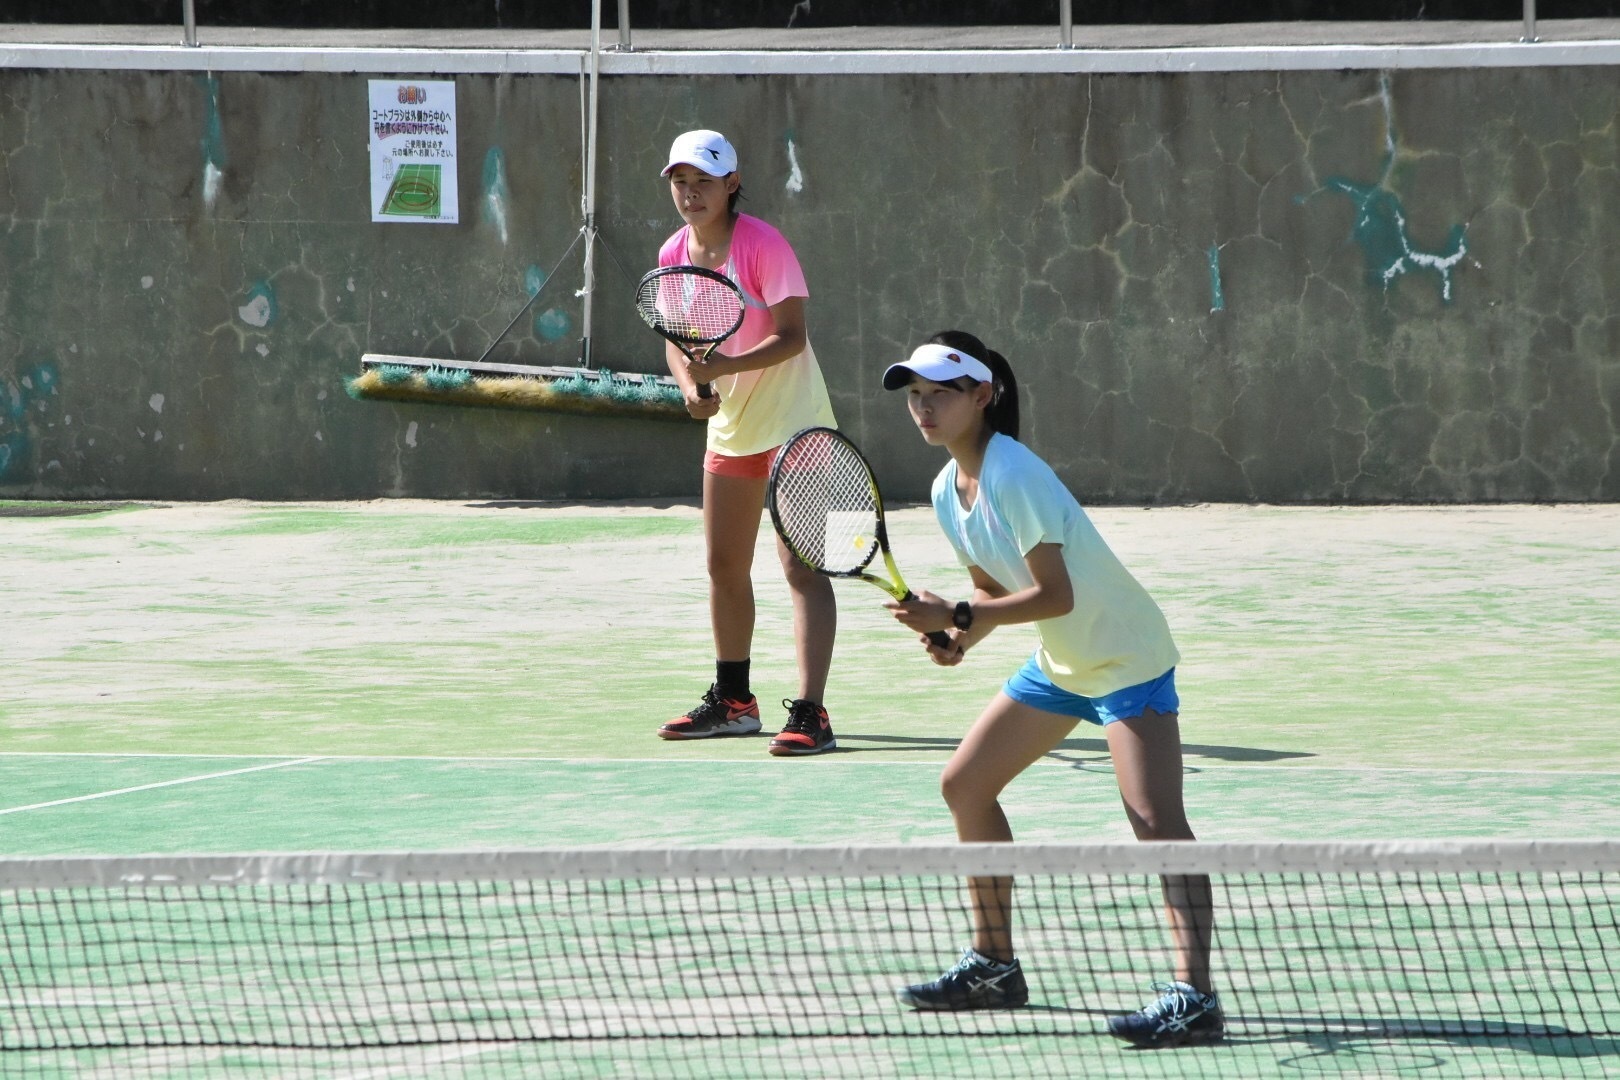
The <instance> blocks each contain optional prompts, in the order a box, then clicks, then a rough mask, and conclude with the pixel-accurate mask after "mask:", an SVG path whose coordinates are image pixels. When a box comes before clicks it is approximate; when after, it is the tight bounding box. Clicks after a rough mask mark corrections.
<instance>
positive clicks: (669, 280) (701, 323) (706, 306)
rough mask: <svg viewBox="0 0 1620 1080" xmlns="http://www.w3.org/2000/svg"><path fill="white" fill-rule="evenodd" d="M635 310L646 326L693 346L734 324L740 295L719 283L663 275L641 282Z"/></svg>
mask: <svg viewBox="0 0 1620 1080" xmlns="http://www.w3.org/2000/svg"><path fill="white" fill-rule="evenodd" d="M636 309H637V310H638V311H639V312H640V313H641V317H642V319H643V320H645V321H646V323H647V325H648V326H651V327H652V328H653V329H654V330H661V331H663V332H665V333H668V334H671V335H673V336H675V337H678V338H681V339H682V340H684V341H687V342H690V343H691V344H694V345H702V344H706V343H708V342H711V341H719V340H721V339H723V338H725V337H727V336H728V335H729V334H730V333H731V332H732V330H734V329H735V328H736V326H737V321H738V320H739V319H740V318H741V317H742V314H743V302H742V297H740V296H739V295H737V292H736V290H734V289H731V288H729V287H728V286H726V285H725V284H723V283H722V282H718V281H713V280H710V279H708V278H702V277H698V276H696V275H687V274H666V275H664V276H663V277H658V278H654V279H653V280H651V281H647V282H643V283H642V286H641V289H640V290H639V291H638V292H637V294H636Z"/></svg>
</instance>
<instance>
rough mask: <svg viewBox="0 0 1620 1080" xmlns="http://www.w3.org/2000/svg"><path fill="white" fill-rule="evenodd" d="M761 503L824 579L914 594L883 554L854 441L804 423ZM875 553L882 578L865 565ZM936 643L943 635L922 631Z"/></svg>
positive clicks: (872, 497)
mask: <svg viewBox="0 0 1620 1080" xmlns="http://www.w3.org/2000/svg"><path fill="white" fill-rule="evenodd" d="M765 501H766V503H767V504H769V506H770V508H771V524H773V525H775V526H776V532H777V534H778V535H779V536H781V537H782V541H783V542H784V543H785V544H787V546H788V550H789V551H791V552H793V554H794V555H795V556H797V557H798V559H799V561H800V562H802V563H804V564H805V565H806V566H808V567H810V568H811V569H812V570H814V571H816V572H817V573H821V574H826V575H827V576H828V577H846V578H860V579H861V580H862V581H870V582H871V583H872V584H873V585H876V586H877V587H878V588H880V589H882V590H883V591H884V592H886V593H888V594H889V595H890V596H892V597H894V598H895V599H896V600H899V601H902V602H904V601H907V600H915V599H917V594H916V593H914V592H912V591H911V590H910V589H908V588H906V583H905V581H904V579H902V578H901V577H900V568H899V567H897V566H895V564H894V556H893V555H891V554H890V553H889V532H888V530H887V529H886V528H885V527H884V525H883V497H882V496H881V495H879V494H878V486H877V478H876V477H874V476H873V475H872V467H871V466H870V465H868V464H867V463H866V459H865V458H864V457H862V456H861V452H860V451H859V450H857V449H856V448H855V444H854V443H852V442H850V441H849V440H848V439H846V438H845V437H844V436H842V435H840V434H839V433H838V432H836V431H834V430H832V429H831V428H824V427H813V428H805V429H804V430H803V431H801V432H799V433H798V434H797V435H795V436H793V438H791V439H789V440H788V441H787V442H785V443H783V444H782V449H781V450H779V451H777V453H776V461H775V462H774V463H773V464H772V465H771V478H770V481H769V482H768V484H767V485H766V496H765ZM880 551H881V552H882V553H883V563H884V566H886V567H887V568H888V575H889V576H888V577H887V578H883V577H879V576H878V575H877V574H873V573H871V572H869V571H868V570H867V567H869V566H870V565H871V564H872V560H873V559H874V558H876V557H877V554H878V552H880ZM928 640H929V641H932V642H933V643H934V644H935V645H938V646H939V647H940V648H942V649H943V648H947V647H948V646H949V645H950V643H951V639H950V637H949V636H947V635H946V634H945V632H944V631H942V630H935V631H934V632H933V633H931V634H929V635H928Z"/></svg>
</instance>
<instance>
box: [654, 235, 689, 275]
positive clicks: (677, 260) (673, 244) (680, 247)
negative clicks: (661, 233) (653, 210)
mask: <svg viewBox="0 0 1620 1080" xmlns="http://www.w3.org/2000/svg"><path fill="white" fill-rule="evenodd" d="M690 228H691V226H690V225H682V226H681V227H680V228H678V229H676V230H675V232H674V235H672V236H671V237H670V238H669V239H668V240H665V241H664V246H663V247H661V248H659V249H658V265H659V266H680V265H681V264H682V263H684V262H686V234H687V231H688V230H689V229H690Z"/></svg>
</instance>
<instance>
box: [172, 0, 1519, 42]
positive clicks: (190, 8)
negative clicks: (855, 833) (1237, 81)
mask: <svg viewBox="0 0 1620 1080" xmlns="http://www.w3.org/2000/svg"><path fill="white" fill-rule="evenodd" d="M1523 3H1524V34H1523V35H1522V36H1521V37H1520V38H1519V40H1520V41H1521V42H1524V43H1526V44H1529V43H1532V42H1534V41H1535V40H1536V0H1523ZM181 7H182V13H181V24H182V29H181V34H182V37H181V40H182V41H183V42H184V43H185V44H186V45H188V46H191V47H193V48H195V47H196V46H197V44H198V42H197V0H181ZM600 7H601V0H596V3H595V8H596V9H598V10H599V9H600ZM618 7H619V43H618V45H617V46H615V49H616V51H618V52H634V51H635V47H634V45H633V44H632V43H631V38H630V0H618ZM1057 47H1058V48H1060V49H1072V48H1074V0H1058V43H1057Z"/></svg>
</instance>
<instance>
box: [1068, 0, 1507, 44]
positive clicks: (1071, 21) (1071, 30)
mask: <svg viewBox="0 0 1620 1080" xmlns="http://www.w3.org/2000/svg"><path fill="white" fill-rule="evenodd" d="M1525 2H1526V3H1530V2H1531V0H1525ZM1058 23H1059V26H1058V40H1059V42H1060V44H1059V48H1064V49H1072V48H1074V0H1058Z"/></svg>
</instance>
